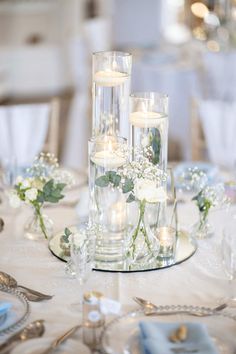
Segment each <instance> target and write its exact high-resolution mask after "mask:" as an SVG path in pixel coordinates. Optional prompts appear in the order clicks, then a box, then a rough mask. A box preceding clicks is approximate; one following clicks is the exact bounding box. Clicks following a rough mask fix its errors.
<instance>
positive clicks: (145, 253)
mask: <svg viewBox="0 0 236 354" xmlns="http://www.w3.org/2000/svg"><path fill="white" fill-rule="evenodd" d="M157 204H158V203H157ZM137 206H138V220H137V222H136V223H135V225H133V227H132V228H130V230H129V232H128V236H127V240H126V261H127V265H128V267H130V266H132V264H133V263H136V264H137V263H142V262H145V263H146V262H148V261H152V260H153V259H154V257H156V256H157V254H158V252H159V241H158V240H157V238H156V237H155V236H154V232H153V226H154V225H151V223H150V215H149V212H150V208H149V207H150V206H151V205H150V203H147V202H146V201H145V200H142V201H139V202H137ZM153 206H156V210H158V206H157V205H156V203H155V205H154V204H153V205H152V207H153ZM156 226H158V225H156Z"/></svg>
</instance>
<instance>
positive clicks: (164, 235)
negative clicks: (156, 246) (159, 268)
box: [157, 226, 176, 257]
mask: <svg viewBox="0 0 236 354" xmlns="http://www.w3.org/2000/svg"><path fill="white" fill-rule="evenodd" d="M157 238H158V240H159V242H160V252H159V256H161V257H171V256H173V255H174V252H175V242H176V230H175V229H174V228H172V227H167V226H166V227H165V226H164V227H160V228H159V230H158V233H157Z"/></svg>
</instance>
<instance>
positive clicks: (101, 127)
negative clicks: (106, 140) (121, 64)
mask: <svg viewBox="0 0 236 354" xmlns="http://www.w3.org/2000/svg"><path fill="white" fill-rule="evenodd" d="M129 87H130V75H128V74H127V73H123V72H119V71H111V70H107V71H98V72H96V73H95V74H94V77H93V136H98V135H101V134H107V135H113V134H116V135H121V136H126V137H127V132H128V95H129Z"/></svg>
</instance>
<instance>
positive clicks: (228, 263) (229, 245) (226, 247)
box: [221, 219, 236, 307]
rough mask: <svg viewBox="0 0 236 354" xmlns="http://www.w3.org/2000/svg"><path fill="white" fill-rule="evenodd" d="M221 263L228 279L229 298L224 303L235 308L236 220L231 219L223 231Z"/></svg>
mask: <svg viewBox="0 0 236 354" xmlns="http://www.w3.org/2000/svg"><path fill="white" fill-rule="evenodd" d="M221 252H222V263H223V267H224V271H225V273H226V275H227V277H228V279H229V285H230V296H229V297H228V298H227V299H224V302H227V303H228V304H229V303H230V306H235V307H236V292H235V291H234V283H235V280H236V220H235V219H233V220H232V221H231V222H229V224H228V225H227V226H226V227H225V228H224V230H223V239H222V243H221Z"/></svg>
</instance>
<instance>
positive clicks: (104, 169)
mask: <svg viewBox="0 0 236 354" xmlns="http://www.w3.org/2000/svg"><path fill="white" fill-rule="evenodd" d="M89 157H90V172H89V173H90V176H89V189H90V207H89V210H90V215H89V222H90V224H92V225H94V226H96V229H97V230H98V231H97V235H96V254H95V260H96V263H97V264H98V263H99V262H119V261H122V259H123V247H124V238H125V230H126V225H127V207H126V197H125V195H124V194H123V193H122V190H121V188H119V178H120V177H119V169H120V168H122V166H123V165H124V164H125V163H126V162H127V159H128V156H127V141H126V139H124V138H120V137H117V136H100V137H97V138H94V139H92V140H91V141H90V142H89Z"/></svg>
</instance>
